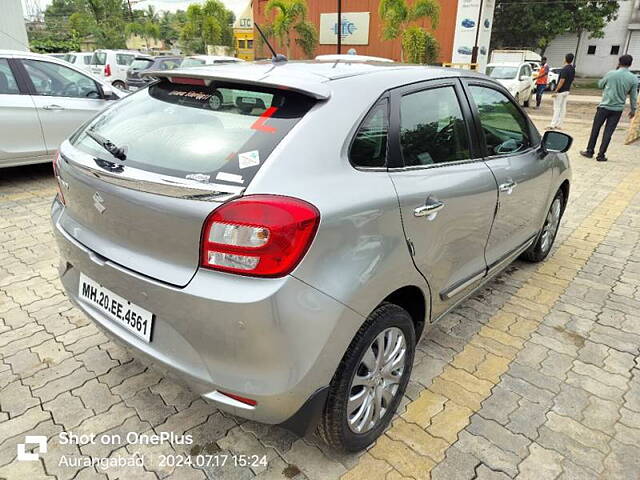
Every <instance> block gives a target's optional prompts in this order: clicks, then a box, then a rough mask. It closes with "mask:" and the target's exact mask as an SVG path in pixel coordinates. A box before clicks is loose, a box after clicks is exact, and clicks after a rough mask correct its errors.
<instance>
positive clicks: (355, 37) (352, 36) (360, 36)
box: [320, 12, 370, 45]
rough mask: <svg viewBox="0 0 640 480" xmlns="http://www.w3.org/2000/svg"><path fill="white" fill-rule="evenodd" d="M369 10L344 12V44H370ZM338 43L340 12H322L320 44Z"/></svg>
mask: <svg viewBox="0 0 640 480" xmlns="http://www.w3.org/2000/svg"><path fill="white" fill-rule="evenodd" d="M369 17H370V14H369V12H343V13H342V19H341V20H342V21H341V23H342V28H341V29H340V30H341V37H342V40H341V41H342V45H368V44H369ZM337 43H338V14H337V13H321V14H320V44H321V45H336V44H337Z"/></svg>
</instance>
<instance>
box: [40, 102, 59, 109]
mask: <svg viewBox="0 0 640 480" xmlns="http://www.w3.org/2000/svg"><path fill="white" fill-rule="evenodd" d="M42 109H43V110H64V107H63V106H62V105H56V104H55V103H54V104H51V105H45V106H44V107H42Z"/></svg>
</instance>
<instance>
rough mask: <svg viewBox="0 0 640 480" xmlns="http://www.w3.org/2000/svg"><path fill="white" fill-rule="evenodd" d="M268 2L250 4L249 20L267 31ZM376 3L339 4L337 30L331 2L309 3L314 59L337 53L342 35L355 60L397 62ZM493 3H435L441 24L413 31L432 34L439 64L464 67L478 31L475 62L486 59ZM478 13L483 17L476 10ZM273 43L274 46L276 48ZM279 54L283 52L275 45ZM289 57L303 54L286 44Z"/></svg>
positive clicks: (350, 0)
mask: <svg viewBox="0 0 640 480" xmlns="http://www.w3.org/2000/svg"><path fill="white" fill-rule="evenodd" d="M267 3H268V0H254V1H253V18H254V19H255V21H256V22H257V23H258V25H266V24H267V23H270V22H271V21H272V18H271V17H270V16H268V15H266V12H265V7H266V5H267ZM379 3H380V2H379V0H343V1H342V25H341V28H338V25H337V23H338V22H337V1H336V0H313V1H311V0H308V2H307V4H308V6H309V18H308V20H309V21H310V22H312V23H313V24H314V25H315V26H316V28H317V29H318V33H319V40H320V43H319V45H318V48H317V49H316V51H315V54H316V55H321V54H329V53H336V50H337V34H338V30H340V31H341V42H342V52H341V53H347V51H348V50H350V49H351V48H354V49H355V50H356V53H358V54H359V55H371V56H375V57H385V58H390V59H393V60H396V61H400V59H401V51H402V45H401V41H400V39H396V40H382V25H381V20H380V17H379V15H378V7H379ZM493 5H494V0H440V8H441V12H440V22H439V24H438V26H437V28H436V29H434V30H431V28H430V22H429V20H426V19H422V20H419V21H418V22H416V24H417V25H419V26H421V27H423V28H426V29H427V30H429V31H432V33H433V35H434V36H435V37H436V39H437V40H438V43H439V45H440V56H439V59H438V60H439V62H445V63H448V62H455V63H469V62H470V61H471V50H472V48H473V46H474V44H475V38H476V32H477V29H478V28H479V29H480V32H479V35H478V37H479V38H478V45H479V46H480V57H479V59H480V62H479V63H483V62H484V61H485V60H486V58H487V54H488V49H489V39H490V37H491V27H492V24H493ZM481 8H482V15H480V9H481ZM276 43H277V42H276ZM274 46H275V47H276V50H278V51H279V53H285V52H284V50H285V49H284V46H278V45H274ZM256 55H257V57H258V58H265V57H269V56H270V55H269V54H268V52H267V49H266V47H264V48H263V47H261V46H257V48H256ZM291 57H292V58H293V59H301V58H304V54H303V52H302V50H301V49H300V48H299V47H298V46H297V45H296V44H295V42H294V41H292V42H291Z"/></svg>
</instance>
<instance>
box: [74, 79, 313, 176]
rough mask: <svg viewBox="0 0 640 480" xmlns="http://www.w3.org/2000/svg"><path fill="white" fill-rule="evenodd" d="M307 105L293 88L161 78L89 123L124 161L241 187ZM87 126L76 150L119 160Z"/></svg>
mask: <svg viewBox="0 0 640 480" xmlns="http://www.w3.org/2000/svg"><path fill="white" fill-rule="evenodd" d="M313 104H314V100H313V99H311V98H309V97H307V96H305V95H302V94H298V93H295V92H291V91H283V90H276V89H267V88H258V87H255V88H249V87H246V86H234V85H232V84H222V83H220V84H215V85H214V84H212V85H211V86H209V87H205V86H198V85H185V84H174V83H170V82H169V81H166V80H165V81H161V82H159V83H156V84H153V85H151V86H150V87H149V88H148V89H145V90H143V91H140V92H138V93H136V94H134V95H130V96H128V97H126V98H124V99H122V100H120V101H119V102H118V103H117V104H116V105H114V106H113V107H112V108H110V109H108V110H106V111H105V112H104V113H102V114H101V115H99V116H98V117H96V118H95V119H94V120H93V121H92V122H91V123H90V124H89V125H88V127H87V128H88V129H91V130H93V131H94V132H96V133H98V134H100V135H101V136H103V137H105V138H107V139H109V140H110V141H111V142H112V143H114V144H115V145H117V146H118V147H122V148H124V149H125V151H126V155H127V159H126V161H125V165H127V166H131V167H135V168H140V169H144V170H147V171H152V172H155V173H160V174H165V175H171V176H174V177H183V178H188V179H193V180H196V181H201V182H205V183H209V182H211V183H220V182H222V183H227V184H232V185H244V186H246V185H247V184H248V183H249V182H250V181H251V179H252V178H253V176H254V175H255V174H256V173H257V171H258V169H259V168H260V167H261V166H262V164H263V163H264V161H265V160H266V159H267V157H268V156H269V154H270V153H271V152H272V151H273V149H274V148H275V147H276V145H277V144H278V143H279V142H280V141H281V140H282V139H283V138H284V137H285V136H286V135H287V134H288V133H289V132H290V131H291V129H292V128H293V127H294V126H295V125H296V124H297V123H298V122H299V121H300V119H301V118H302V117H303V116H304V115H305V114H306V113H307V112H308V111H309V109H310V108H311V107H312V106H313ZM85 131H86V130H82V131H80V132H79V133H78V134H77V135H76V136H74V138H73V139H72V142H73V143H74V145H75V146H76V147H77V148H79V149H81V150H83V151H85V152H87V153H89V154H91V155H93V156H95V157H97V158H100V159H104V160H108V161H111V162H116V163H119V160H117V159H115V158H114V157H112V156H111V155H110V154H109V153H108V152H106V151H105V150H104V149H102V148H101V147H100V145H98V144H97V143H96V142H95V141H94V140H93V139H91V138H90V137H89V136H88V135H86V133H85Z"/></svg>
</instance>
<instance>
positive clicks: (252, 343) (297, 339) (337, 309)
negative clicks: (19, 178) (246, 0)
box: [52, 201, 364, 433]
mask: <svg viewBox="0 0 640 480" xmlns="http://www.w3.org/2000/svg"><path fill="white" fill-rule="evenodd" d="M62 215H64V207H63V206H62V205H61V204H60V203H59V202H58V201H54V204H53V206H52V221H53V230H54V233H55V236H56V240H57V243H58V247H59V251H60V255H61V261H60V279H61V281H62V284H63V286H64V288H65V290H66V292H67V295H68V296H69V298H70V299H71V300H72V301H73V302H74V303H75V304H76V305H77V306H78V307H79V308H80V309H81V310H82V311H83V312H84V313H85V314H87V316H89V317H90V318H91V319H92V320H93V321H94V322H95V324H96V325H98V326H99V327H101V328H102V329H103V330H104V331H105V332H106V333H107V334H108V335H109V336H110V337H111V338H113V339H114V340H116V341H117V342H119V343H122V344H124V345H125V346H127V347H129V348H131V349H133V350H134V353H137V354H139V355H141V356H143V357H146V358H147V359H148V360H151V361H152V362H153V363H154V364H156V365H158V366H159V367H161V369H163V370H165V371H167V373H169V375H170V376H172V377H176V378H177V379H178V380H180V381H181V382H183V383H186V384H187V385H188V386H189V387H190V388H191V389H192V390H194V391H195V392H197V393H198V394H200V395H202V396H203V397H205V398H207V399H208V400H210V401H212V402H213V403H214V404H215V405H216V406H218V407H219V408H220V409H221V410H224V411H227V412H230V413H232V414H234V415H238V416H241V417H245V418H250V419H252V420H256V421H259V422H263V423H269V424H279V423H283V422H285V421H287V420H289V422H287V426H288V427H289V428H292V429H294V430H296V431H297V432H298V433H302V431H303V430H304V429H305V428H306V426H303V425H302V424H304V421H301V419H303V420H304V419H305V418H306V417H309V420H312V418H311V417H313V416H314V415H315V414H317V413H318V408H320V409H321V407H322V405H323V404H324V402H323V399H324V398H325V396H326V395H325V393H326V392H324V388H325V387H326V386H327V385H328V384H329V383H330V381H331V378H332V376H333V374H334V372H335V370H336V368H337V366H338V364H339V362H340V360H341V358H342V355H343V354H344V351H345V350H346V347H347V346H348V344H349V343H350V341H351V338H352V333H353V331H355V330H357V329H358V327H359V325H360V324H361V323H362V321H363V320H364V319H363V318H362V317H361V316H360V315H358V314H356V313H355V312H353V311H352V310H351V309H349V308H347V307H345V306H344V305H343V304H342V303H340V302H338V301H336V300H334V299H333V298H331V297H329V296H327V295H325V294H324V293H322V292H320V291H318V290H317V289H315V288H313V287H310V286H309V285H307V284H306V283H304V282H302V281H300V280H298V279H296V278H294V277H291V276H287V277H284V278H280V279H256V278H248V277H241V276H236V275H229V274H224V273H220V272H214V271H208V270H203V269H199V270H198V271H197V272H196V273H195V275H194V277H193V279H192V280H191V281H190V282H189V284H188V285H187V286H186V287H184V288H179V287H174V286H171V285H168V284H164V283H161V282H157V281H155V280H153V279H150V278H148V277H144V276H142V275H139V274H137V273H135V272H132V271H130V270H128V269H126V268H125V267H122V266H120V265H117V264H113V263H111V262H109V261H108V260H106V259H104V258H100V257H98V256H96V255H95V253H94V252H92V251H91V250H90V249H88V248H87V247H85V246H83V245H81V244H80V243H78V242H77V241H76V240H75V239H73V238H72V237H71V236H70V235H69V234H68V233H67V232H65V231H64V230H63V229H62V227H61V226H60V224H59V220H60V217H61V216H62ZM80 272H82V273H84V274H85V275H87V276H88V277H90V278H91V279H93V280H94V281H96V282H98V283H99V284H101V285H102V286H103V287H105V288H108V289H109V290H111V291H113V292H115V293H117V294H119V295H121V296H122V297H124V298H126V299H127V300H129V301H131V302H133V303H135V304H137V305H139V306H141V307H143V308H145V309H147V310H149V311H151V312H152V313H154V326H153V338H152V341H151V343H146V342H144V341H143V340H141V339H139V338H138V337H136V336H134V335H133V334H131V333H129V332H128V331H127V330H125V329H124V328H123V327H121V326H120V325H119V324H117V323H115V322H113V321H112V320H110V319H109V318H107V317H105V316H104V315H103V314H102V313H101V312H99V311H98V310H96V309H95V308H93V307H92V306H91V305H89V304H88V303H86V302H84V301H83V300H81V299H80V298H79V296H78V283H79V274H80ZM219 391H224V392H229V393H233V394H237V395H241V396H243V397H248V398H251V399H254V400H256V401H257V402H258V403H257V405H256V406H255V407H248V406H246V405H243V404H241V403H239V402H236V401H233V400H231V399H229V398H228V397H225V396H222V395H221V394H220V393H219ZM312 398H313V400H312ZM318 398H319V399H320V401H319V400H318ZM320 403H322V405H319V404H320ZM318 405H319V407H318ZM298 412H299V413H298ZM296 413H297V415H296ZM312 413H313V415H312Z"/></svg>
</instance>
